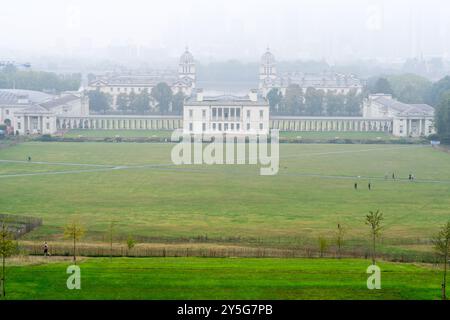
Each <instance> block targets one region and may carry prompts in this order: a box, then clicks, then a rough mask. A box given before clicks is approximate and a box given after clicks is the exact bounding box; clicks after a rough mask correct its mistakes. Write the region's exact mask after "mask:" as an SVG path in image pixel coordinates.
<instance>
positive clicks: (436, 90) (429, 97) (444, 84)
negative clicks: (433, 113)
mask: <svg viewBox="0 0 450 320" xmlns="http://www.w3.org/2000/svg"><path fill="white" fill-rule="evenodd" d="M449 90H450V76H446V77H445V78H442V79H441V80H439V81H438V82H435V83H433V85H432V86H431V87H430V89H429V90H428V92H427V93H426V95H425V102H426V103H428V104H430V105H432V106H434V107H435V106H437V105H438V104H439V102H440V101H441V99H442V96H443V95H444V94H445V93H446V92H447V91H449Z"/></svg>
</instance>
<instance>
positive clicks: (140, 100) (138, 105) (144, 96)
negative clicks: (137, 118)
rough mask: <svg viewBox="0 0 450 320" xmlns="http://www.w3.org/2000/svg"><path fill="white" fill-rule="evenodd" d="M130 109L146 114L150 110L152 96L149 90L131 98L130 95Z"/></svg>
mask: <svg viewBox="0 0 450 320" xmlns="http://www.w3.org/2000/svg"><path fill="white" fill-rule="evenodd" d="M130 101H131V102H130V109H131V110H132V111H133V112H134V113H136V114H145V113H148V112H149V110H150V97H149V96H148V92H147V90H144V91H142V92H141V93H139V94H138V95H136V96H134V98H133V99H132V100H131V97H130Z"/></svg>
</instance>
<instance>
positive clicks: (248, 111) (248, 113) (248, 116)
mask: <svg viewBox="0 0 450 320" xmlns="http://www.w3.org/2000/svg"><path fill="white" fill-rule="evenodd" d="M247 118H250V110H247Z"/></svg>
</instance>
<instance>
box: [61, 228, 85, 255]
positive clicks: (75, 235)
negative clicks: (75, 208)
mask: <svg viewBox="0 0 450 320" xmlns="http://www.w3.org/2000/svg"><path fill="white" fill-rule="evenodd" d="M84 233H85V229H84V227H83V226H82V225H81V224H80V223H79V222H78V221H76V220H74V221H72V222H70V223H69V224H67V225H66V226H65V228H64V237H65V238H66V239H70V240H72V241H73V263H74V264H76V263H77V258H76V252H77V241H78V240H80V239H81V238H83V236H84Z"/></svg>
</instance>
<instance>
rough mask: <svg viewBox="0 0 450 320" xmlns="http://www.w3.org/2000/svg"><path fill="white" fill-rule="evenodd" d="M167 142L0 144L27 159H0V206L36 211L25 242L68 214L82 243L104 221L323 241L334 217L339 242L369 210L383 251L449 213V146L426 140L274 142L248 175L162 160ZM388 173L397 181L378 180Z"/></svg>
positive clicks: (163, 234) (363, 232)
mask: <svg viewBox="0 0 450 320" xmlns="http://www.w3.org/2000/svg"><path fill="white" fill-rule="evenodd" d="M172 147H173V145H171V144H139V143H116V144H111V143H86V142H84V143H54V142H52V143H43V142H29V143H23V144H20V145H17V146H13V147H9V148H6V149H2V150H0V159H1V160H19V161H22V160H23V159H25V158H26V156H27V155H31V156H32V159H33V162H39V163H27V162H20V163H17V162H14V163H10V162H0V183H1V186H2V192H1V194H0V207H1V208H2V213H10V214H20V215H31V216H37V217H42V218H43V219H44V225H43V226H42V227H41V228H39V229H37V230H35V231H33V232H32V233H30V234H28V235H27V236H26V239H28V240H30V239H31V240H33V239H34V240H37V241H42V240H44V239H45V240H61V239H62V234H63V227H64V225H65V224H66V223H67V222H68V221H70V220H71V219H73V218H77V219H79V220H81V221H82V222H83V223H84V224H85V226H86V228H87V231H88V232H87V237H86V239H87V240H89V241H91V240H96V241H103V240H104V239H105V232H106V230H107V229H108V225H109V223H110V221H111V220H115V221H116V222H117V226H116V232H117V235H118V236H121V237H128V235H130V234H131V235H134V236H142V237H150V238H152V239H154V241H165V240H173V239H175V240H176V239H181V238H182V239H190V238H195V237H198V236H208V239H210V240H211V241H222V242H223V241H225V242H226V241H227V240H226V239H229V238H236V237H239V238H241V239H262V240H264V241H265V242H266V243H273V244H280V243H282V244H287V245H290V244H298V243H300V242H308V241H309V242H310V243H313V244H316V243H317V238H318V237H319V236H326V237H328V238H329V239H330V241H332V239H331V237H332V236H333V234H334V231H335V227H336V225H337V223H338V222H339V223H341V224H343V225H344V226H345V228H346V238H347V240H355V241H360V240H362V241H364V240H365V239H366V236H367V227H366V226H365V224H364V217H365V215H366V213H367V212H368V211H369V210H376V209H380V210H381V211H383V212H384V214H385V221H384V223H385V229H384V231H383V238H382V241H383V244H384V245H386V246H389V248H392V249H395V248H396V246H398V248H404V246H405V245H413V244H418V243H421V242H423V241H426V240H427V239H429V238H430V237H431V236H432V235H433V234H434V233H435V232H436V231H437V230H438V228H439V227H440V226H441V225H442V224H443V223H444V222H446V221H447V220H448V219H449V217H450V211H449V208H450V197H449V194H450V161H449V160H450V155H449V154H447V153H443V152H440V151H437V150H434V149H432V148H431V147H429V146H398V145H389V146H383V145H314V144H312V145H281V146H280V158H281V159H280V171H279V173H278V175H276V176H260V175H259V167H258V166H256V165H232V166H230V165H228V166H227V165H216V166H207V165H197V166H184V167H177V166H173V165H171V161H170V151H171V148H172ZM44 162H49V164H46V163H44ZM64 164H67V165H64ZM68 164H71V165H68ZM115 166H129V167H128V168H119V169H117V168H116V169H112V167H115ZM133 166H134V167H133ZM60 171H64V172H62V173H61V172H60ZM392 172H395V174H396V175H397V177H399V178H402V179H403V180H399V179H397V180H396V181H392V179H390V178H388V179H385V176H387V177H390V176H391V174H392ZM44 173H45V174H44ZM409 173H414V174H415V175H416V177H417V180H416V181H415V182H410V181H407V176H408V174H409ZM11 174H13V176H11ZM358 176H359V178H358ZM369 181H371V183H372V186H373V189H372V190H371V191H369V190H367V183H368V182H369ZM355 182H358V183H359V189H358V190H356V191H355V190H354V188H353V184H354V183H355Z"/></svg>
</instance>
